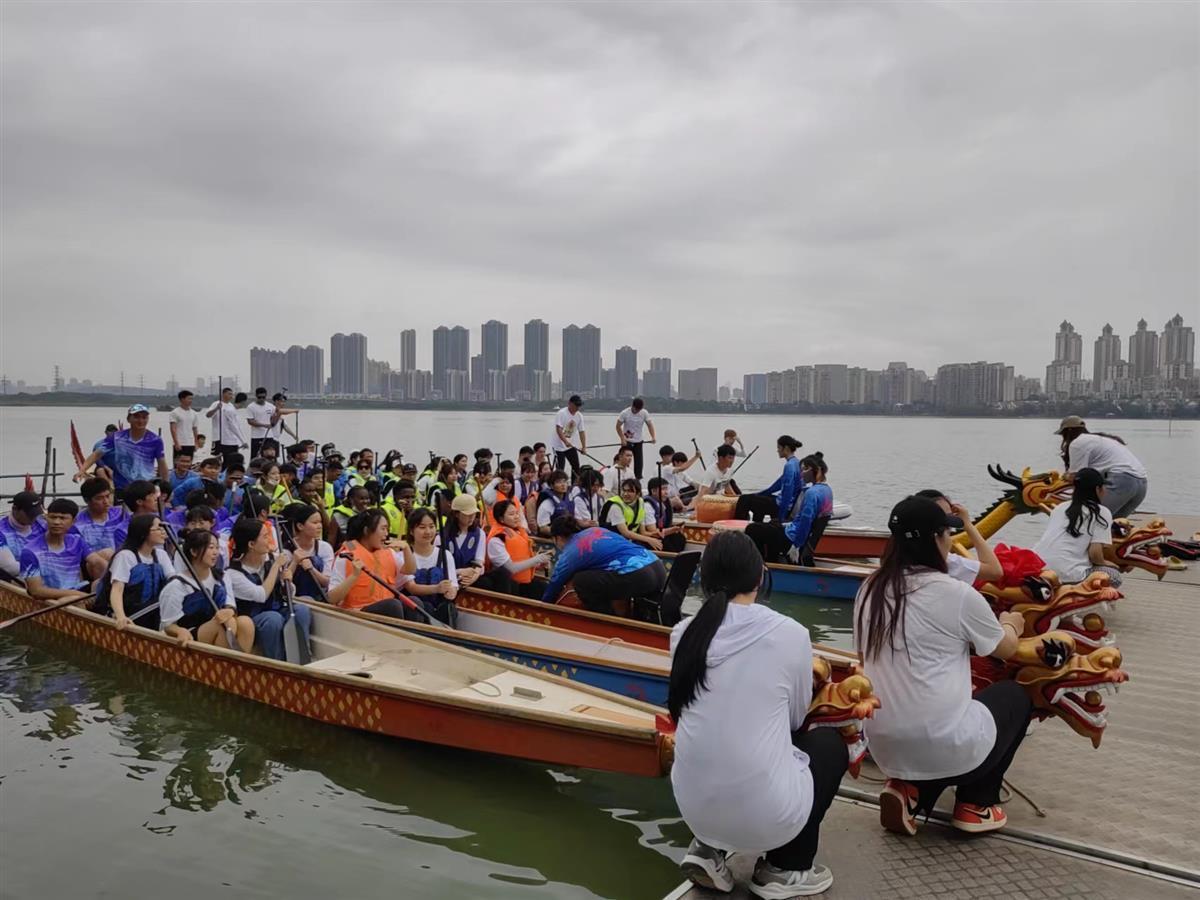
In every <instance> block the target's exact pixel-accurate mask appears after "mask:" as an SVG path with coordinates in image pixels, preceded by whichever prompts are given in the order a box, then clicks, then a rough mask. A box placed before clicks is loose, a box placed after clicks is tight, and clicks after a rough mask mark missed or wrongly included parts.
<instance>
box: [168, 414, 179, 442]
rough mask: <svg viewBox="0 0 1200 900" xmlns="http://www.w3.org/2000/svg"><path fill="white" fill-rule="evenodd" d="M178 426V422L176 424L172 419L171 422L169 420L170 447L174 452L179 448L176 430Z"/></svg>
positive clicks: (177, 430) (177, 431)
mask: <svg viewBox="0 0 1200 900" xmlns="http://www.w3.org/2000/svg"><path fill="white" fill-rule="evenodd" d="M178 425H179V423H178V422H176V421H175V420H174V419H172V420H171V422H170V426H171V445H172V446H173V447H174V449H176V450H178V449H179V446H180V440H179V428H178Z"/></svg>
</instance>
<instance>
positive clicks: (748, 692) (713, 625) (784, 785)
mask: <svg viewBox="0 0 1200 900" xmlns="http://www.w3.org/2000/svg"><path fill="white" fill-rule="evenodd" d="M762 579H763V560H762V557H761V556H760V555H759V553H758V550H757V549H756V548H755V546H754V544H753V542H752V541H751V540H750V539H749V538H748V537H746V535H744V534H741V533H739V532H736V531H728V532H721V533H719V534H715V535H713V538H712V540H711V541H709V543H708V546H707V547H705V549H704V556H703V557H701V559H700V587H701V589H702V590H703V592H704V605H703V606H701V607H700V611H699V612H697V613H696V615H694V616H692V617H690V618H687V619H684V620H683V621H682V622H680V623H679V624H678V625H676V626H675V627H674V628H673V629H671V681H670V688H669V691H668V695H667V708H668V710H669V711H670V714H671V718H672V719H673V720H674V722H675V726H676V730H675V764H674V766H673V767H672V769H671V787H672V789H673V790H674V793H675V802H676V803H677V804H678V806H679V812H680V813H681V814H682V816H683V820H684V822H686V823H687V826H688V827H689V828H690V829H691V831H692V834H693V835H694V837H695V839H694V840H693V841H692V843H691V846H690V847H688V852H687V855H686V856H684V858H683V863H682V868H683V871H684V873H685V874H686V875H687V876H688V877H689V878H690V879H691V880H692V881H693V882H694V883H695V884H697V885H700V886H702V887H705V888H710V889H715V890H719V891H725V892H729V891H731V890H733V887H734V880H733V875H732V873H731V872H730V870H729V865H728V864H727V862H726V856H727V854H729V853H732V852H737V851H750V852H753V853H759V854H763V853H765V856H760V857H759V859H758V861H757V862H756V863H755V866H754V874H753V876H752V877H751V880H750V883H749V884H747V885H746V886H747V888H748V889H749V890H750V892H751V893H752V894H754V895H755V896H757V897H767V898H786V897H801V896H807V895H810V894H819V893H822V892H823V891H826V890H828V889H829V887H830V885H832V884H833V874H832V873H831V872H830V871H829V869H828V868H827V867H826V866H820V865H817V864H816V863H815V861H814V860H815V858H816V854H817V845H818V841H819V839H820V831H821V821H822V820H823V819H824V817H825V813H826V812H827V811H828V809H829V805H830V804H831V803H832V802H833V798H834V795H835V794H836V793H837V789H838V784H839V783H840V782H841V779H842V775H843V774H844V773H845V771H846V767H847V764H848V762H849V760H848V756H847V752H846V745H845V744H844V743H843V742H842V739H841V737H840V735H838V733H837V731H836V730H834V729H832V728H815V729H813V730H811V731H802V730H801V729H802V727H803V725H804V720H805V718H806V717H807V716H808V708H809V705H810V704H811V702H812V698H813V685H812V665H813V653H812V643H811V641H810V639H809V635H808V630H807V629H806V628H805V627H804V626H803V625H801V624H800V623H799V622H797V621H795V620H794V619H790V618H788V617H786V616H783V615H780V614H779V613H777V612H775V611H774V610H771V609H768V608H767V607H766V606H763V605H762V604H760V603H756V602H755V600H756V599H758V593H759V590H760V588H761V585H762Z"/></svg>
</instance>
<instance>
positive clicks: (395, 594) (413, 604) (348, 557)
mask: <svg viewBox="0 0 1200 900" xmlns="http://www.w3.org/2000/svg"><path fill="white" fill-rule="evenodd" d="M338 559H346V560H349V561H350V562H354V556H353V555H352V554H350V553H339V554H338ZM362 574H364V575H366V576H367V577H368V578H370V579H371V580H372V581H374V582H375V583H376V584H378V585H379V586H380V587H382V588H384V589H385V590H387V591H388V593H390V594H391V595H392V596H393V597H395V598H396V599H397V600H399V601H400V602H401V603H403V604H404V605H405V606H407V607H408V608H409V609H414V610H416V611H417V612H419V613H420V614H421V615H423V616H424V617H425V619H426V620H427V621H428V622H429V624H430V625H436V626H437V627H438V628H445V629H446V630H447V631H450V630H453V629H451V628H450V626H449V625H447V624H446V623H445V622H442V621H440V620H438V619H435V618H434V617H433V616H431V615H430V614H429V612H428V611H427V610H426V609H425V607H423V606H421V605H420V604H419V603H416V602H414V601H413V599H412V598H411V597H407V596H405V595H404V594H402V593H400V592H399V591H398V590H396V589H395V588H394V587H392V586H391V585H390V584H388V583H387V582H386V581H384V580H383V579H382V578H380V577H379V576H378V575H376V574H375V573H374V572H372V571H371V570H370V569H368V568H366V567H364V568H363V570H362Z"/></svg>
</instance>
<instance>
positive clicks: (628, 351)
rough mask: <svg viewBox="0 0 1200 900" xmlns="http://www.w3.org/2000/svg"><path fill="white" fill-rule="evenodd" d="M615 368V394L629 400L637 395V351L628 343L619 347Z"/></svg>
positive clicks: (616, 396)
mask: <svg viewBox="0 0 1200 900" xmlns="http://www.w3.org/2000/svg"><path fill="white" fill-rule="evenodd" d="M613 368H614V369H615V370H616V393H614V394H613V396H614V397H615V398H617V399H620V400H628V399H630V398H632V397H635V396H637V392H638V369H637V351H636V350H634V349H633V348H632V347H630V346H628V345H626V346H624V347H618V348H617V358H616V362H615V364H614V365H613Z"/></svg>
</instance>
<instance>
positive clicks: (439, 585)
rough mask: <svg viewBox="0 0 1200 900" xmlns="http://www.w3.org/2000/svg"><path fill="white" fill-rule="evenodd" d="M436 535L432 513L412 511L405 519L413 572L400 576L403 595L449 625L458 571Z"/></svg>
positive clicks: (435, 523)
mask: <svg viewBox="0 0 1200 900" xmlns="http://www.w3.org/2000/svg"><path fill="white" fill-rule="evenodd" d="M467 499H468V500H471V502H472V503H473V502H474V501H473V500H472V499H471V498H470V497H468V498H467ZM437 534H438V528H437V520H436V519H435V518H434V515H433V512H432V511H431V510H429V509H426V508H425V507H422V508H420V509H414V510H413V511H412V513H411V514H410V515H409V517H408V535H409V541H410V542H411V547H412V556H413V560H414V562H415V564H416V571H414V572H413V573H412V574H402V575H401V577H400V583H401V584H402V585H403V590H404V593H406V594H408V595H409V596H412V597H416V598H417V599H418V601H419V602H420V603H421V604H422V605H423V606H425V608H426V609H427V610H428V611H429V612H430V613H431V614H433V615H434V616H436V617H437V618H438V619H440V620H441V621H443V622H446V623H447V624H448V623H449V622H450V620H451V618H452V616H453V613H452V612H451V608H452V606H453V601H454V598H455V597H457V596H458V570H457V567H456V566H455V565H454V557H453V556H452V555H451V554H450V553H448V552H445V551H444V550H443V549H442V548H440V547H438V546H437V543H436V542H437Z"/></svg>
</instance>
